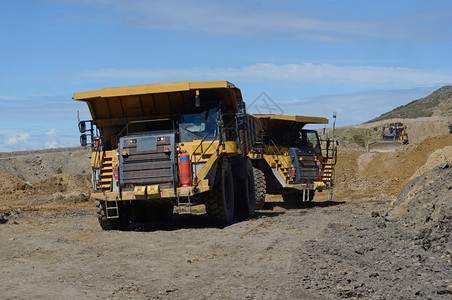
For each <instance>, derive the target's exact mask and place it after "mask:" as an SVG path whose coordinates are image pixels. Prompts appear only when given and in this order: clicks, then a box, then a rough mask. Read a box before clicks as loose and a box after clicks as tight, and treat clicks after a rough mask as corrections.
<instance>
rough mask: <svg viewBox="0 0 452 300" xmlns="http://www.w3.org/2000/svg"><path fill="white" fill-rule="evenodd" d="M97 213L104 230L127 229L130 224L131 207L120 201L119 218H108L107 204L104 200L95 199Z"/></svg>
mask: <svg viewBox="0 0 452 300" xmlns="http://www.w3.org/2000/svg"><path fill="white" fill-rule="evenodd" d="M95 203H96V214H97V219H98V221H99V224H100V227H102V229H103V230H126V229H127V228H128V227H129V224H130V207H129V205H126V204H123V203H118V212H119V216H118V218H107V211H106V205H107V202H106V201H103V200H97V199H96V200H95Z"/></svg>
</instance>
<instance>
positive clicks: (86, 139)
mask: <svg viewBox="0 0 452 300" xmlns="http://www.w3.org/2000/svg"><path fill="white" fill-rule="evenodd" d="M73 98H74V99H75V100H78V101H84V102H86V103H87V105H88V108H89V110H90V113H91V116H92V120H89V121H80V122H79V129H80V131H81V133H82V135H81V143H82V145H90V146H91V147H92V158H91V168H92V183H93V192H92V195H91V196H92V198H94V199H95V203H96V209H97V217H98V220H99V223H100V226H101V227H102V228H103V229H105V230H111V229H126V228H127V227H128V226H129V223H130V221H131V219H133V218H140V219H143V218H144V219H150V218H153V217H157V218H158V217H162V216H164V215H166V214H168V213H172V212H173V208H174V207H181V206H189V207H191V205H193V204H201V203H202V204H205V207H206V212H207V215H208V217H209V218H210V219H211V220H212V221H214V222H216V223H222V224H228V223H231V222H233V221H234V220H235V219H239V218H246V217H252V216H253V215H254V209H255V206H254V201H255V189H254V187H255V183H254V175H253V167H252V163H251V160H250V158H249V157H248V156H247V155H248V153H249V151H250V148H251V145H252V143H253V141H254V140H255V137H254V136H253V135H254V130H249V128H254V125H253V122H255V121H256V119H255V118H253V117H252V116H249V115H247V114H246V111H245V103H244V102H243V100H242V95H241V91H240V90H239V89H238V88H237V87H235V86H234V85H233V84H231V83H229V82H227V81H208V82H175V83H164V84H148V85H137V86H128V87H114V88H103V89H99V90H94V91H88V92H80V93H74V97H73Z"/></svg>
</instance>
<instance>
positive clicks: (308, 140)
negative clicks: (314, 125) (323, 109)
mask: <svg viewBox="0 0 452 300" xmlns="http://www.w3.org/2000/svg"><path fill="white" fill-rule="evenodd" d="M301 141H302V144H303V146H304V147H308V148H313V149H314V151H315V152H316V153H317V155H320V154H321V149H320V144H319V138H318V135H317V132H316V131H314V130H302V131H301Z"/></svg>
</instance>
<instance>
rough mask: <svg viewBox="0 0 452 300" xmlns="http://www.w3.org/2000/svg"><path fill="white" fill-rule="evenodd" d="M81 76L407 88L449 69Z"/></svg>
mask: <svg viewBox="0 0 452 300" xmlns="http://www.w3.org/2000/svg"><path fill="white" fill-rule="evenodd" d="M75 77H76V78H77V79H85V80H101V81H103V80H105V81H111V80H130V81H132V80H142V81H151V82H156V81H163V80H168V79H170V80H172V81H175V80H187V79H189V80H209V79H210V80H212V79H215V80H218V79H223V78H225V79H228V80H231V81H233V82H234V81H247V82H251V81H253V82H266V81H271V82H274V81H279V82H292V83H302V84H321V85H346V86H354V87H370V88H390V89H392V88H397V89H398V88H411V87H413V86H432V85H440V84H449V83H452V73H447V72H437V71H428V70H419V69H410V68H393V67H375V66H336V65H331V64H312V63H302V64H284V65H277V64H268V63H260V64H254V65H249V66H245V67H243V68H186V69H184V68H172V69H171V68H168V69H157V68H156V69H101V70H93V71H86V72H82V73H78V74H76V75H75Z"/></svg>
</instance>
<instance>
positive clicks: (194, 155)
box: [190, 127, 220, 184]
mask: <svg viewBox="0 0 452 300" xmlns="http://www.w3.org/2000/svg"><path fill="white" fill-rule="evenodd" d="M215 129H217V128H216V127H212V129H210V131H208V132H207V133H206V135H205V136H204V138H203V139H202V140H201V142H200V143H199V145H198V146H197V147H196V148H195V150H193V153H192V154H191V157H190V161H191V162H192V163H191V164H190V167H191V175H192V178H195V176H194V170H193V165H196V164H198V163H199V161H200V160H201V159H202V157H203V155H204V154H205V153H206V152H207V150H209V149H210V146H212V145H213V143H214V142H215V141H216V140H217V139H216V138H217V137H218V132H217V133H216V134H215V136H214V139H213V140H212V141H211V142H210V144H209V145H208V146H207V148H206V150H204V151H203V153H201V154H200V156H199V159H198V160H196V151H197V150H198V148H199V147H201V146H202V143H203V142H204V141H205V140H206V139H207V137H208V136H209V134H210V133H211V132H212V131H214V130H215ZM219 146H220V143H219V144H218V147H219ZM193 161H194V162H193ZM195 184H197V182H196V183H195Z"/></svg>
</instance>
